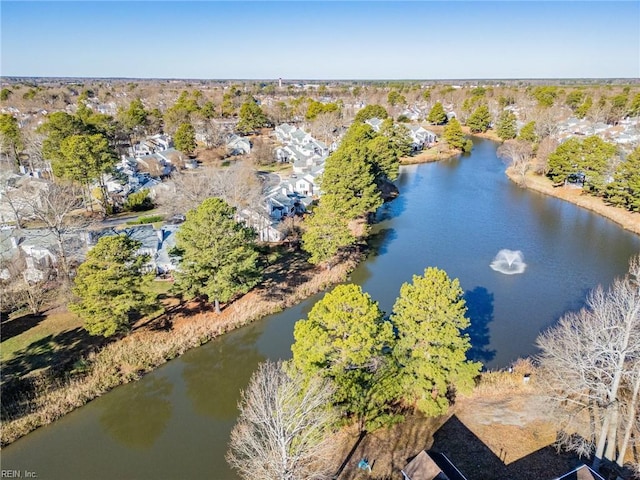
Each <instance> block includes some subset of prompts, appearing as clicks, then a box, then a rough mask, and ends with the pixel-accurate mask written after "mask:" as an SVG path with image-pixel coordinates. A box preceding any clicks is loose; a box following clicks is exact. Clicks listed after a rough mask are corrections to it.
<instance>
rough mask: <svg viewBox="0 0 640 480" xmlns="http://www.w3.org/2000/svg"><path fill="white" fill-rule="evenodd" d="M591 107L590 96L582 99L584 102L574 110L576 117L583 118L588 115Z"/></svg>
mask: <svg viewBox="0 0 640 480" xmlns="http://www.w3.org/2000/svg"><path fill="white" fill-rule="evenodd" d="M592 106H593V98H591V97H590V96H589V97H587V98H585V99H584V102H582V104H581V105H580V106H579V107H578V108H576V117H578V118H584V117H586V116H587V115H588V114H589V111H590V110H591V107H592Z"/></svg>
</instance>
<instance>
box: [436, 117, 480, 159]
mask: <svg viewBox="0 0 640 480" xmlns="http://www.w3.org/2000/svg"><path fill="white" fill-rule="evenodd" d="M442 138H443V139H444V141H445V142H447V144H448V145H449V147H450V148H454V149H457V150H462V151H463V152H469V151H471V148H472V146H473V143H472V142H471V140H469V139H467V138H466V137H465V136H464V132H463V131H462V127H461V126H460V122H458V119H457V118H452V119H451V121H450V122H449V124H448V125H447V126H446V127H444V133H443V135H442Z"/></svg>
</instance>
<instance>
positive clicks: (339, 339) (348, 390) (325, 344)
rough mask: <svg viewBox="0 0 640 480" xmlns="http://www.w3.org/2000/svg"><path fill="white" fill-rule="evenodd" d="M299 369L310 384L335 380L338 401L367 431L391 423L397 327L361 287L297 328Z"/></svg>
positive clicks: (341, 288)
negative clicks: (391, 353)
mask: <svg viewBox="0 0 640 480" xmlns="http://www.w3.org/2000/svg"><path fill="white" fill-rule="evenodd" d="M293 336H294V339H295V342H294V344H293V345H292V347H291V350H292V352H293V363H294V365H295V366H296V367H297V368H298V369H299V370H300V371H301V372H303V373H304V374H306V375H307V376H308V378H314V377H317V376H320V377H324V378H329V379H331V380H332V382H333V384H334V387H335V391H336V393H335V396H334V401H335V403H336V405H337V406H338V407H339V408H341V409H342V410H343V411H344V412H345V414H346V415H348V416H350V417H352V418H355V419H356V420H357V421H358V422H359V424H360V427H361V429H367V428H369V429H372V428H375V426H376V425H377V424H378V422H380V421H382V419H383V418H386V417H387V415H388V414H389V411H390V406H391V404H392V402H393V399H394V396H395V393H396V392H395V389H394V387H393V385H395V380H393V374H394V373H395V372H394V371H393V363H392V362H389V355H388V354H387V353H385V352H386V351H387V350H388V349H389V348H390V347H391V346H392V345H393V342H394V334H393V330H392V327H391V324H390V323H389V322H387V321H385V320H384V318H383V314H382V312H381V311H380V308H379V307H378V304H377V302H374V301H373V300H372V299H371V297H370V296H369V295H368V294H366V293H364V292H363V291H362V289H361V288H360V286H358V285H338V286H337V287H336V288H335V289H333V291H331V292H329V293H327V294H326V295H325V296H324V297H323V298H322V300H320V301H318V302H317V303H316V304H315V305H314V306H313V308H312V309H311V311H310V312H309V315H308V317H307V318H306V319H304V320H300V321H298V322H297V323H296V325H295V327H294V332H293Z"/></svg>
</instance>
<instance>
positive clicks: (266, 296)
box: [0, 246, 365, 448]
mask: <svg viewBox="0 0 640 480" xmlns="http://www.w3.org/2000/svg"><path fill="white" fill-rule="evenodd" d="M291 255H292V257H293V260H292V261H291V263H285V264H284V265H273V266H272V267H274V269H272V271H271V272H270V275H271V276H272V278H271V279H273V278H279V281H276V282H275V285H273V284H272V286H271V287H269V288H267V287H265V286H264V285H266V284H268V283H270V282H267V281H265V282H263V285H262V286H260V287H257V288H255V289H254V290H252V291H251V292H249V293H247V294H245V295H243V296H242V297H240V298H239V299H238V300H236V301H235V302H233V303H231V304H229V305H227V306H225V308H224V310H223V311H222V312H221V313H220V314H219V315H217V314H215V313H214V312H213V311H212V309H211V308H210V305H209V306H208V307H209V308H206V309H202V310H201V311H200V312H197V313H195V314H194V313H189V309H190V306H189V302H183V303H182V304H181V306H183V307H186V308H185V310H186V313H180V312H178V313H174V312H173V311H167V312H165V313H163V314H162V315H159V316H158V317H157V318H154V319H151V320H147V321H146V322H145V323H143V324H142V325H140V326H138V327H137V329H134V331H133V333H131V334H130V335H128V336H126V337H124V338H122V339H120V340H117V341H115V342H113V343H110V344H108V345H107V346H105V347H104V348H102V349H101V350H99V351H97V352H95V353H92V354H89V355H88V356H87V357H86V358H85V359H82V361H84V362H86V367H85V371H84V373H82V374H78V375H67V376H65V377H64V378H62V379H57V380H54V381H51V382H49V383H48V384H46V385H44V386H39V388H38V390H37V391H35V392H34V394H33V395H31V397H30V398H28V399H27V400H26V401H24V403H23V404H22V405H20V406H19V407H18V408H19V410H18V411H17V412H16V413H15V417H16V418H13V419H12V418H9V419H6V420H3V421H2V422H1V426H2V429H1V430H2V431H1V434H0V446H1V447H2V448H4V447H5V446H7V445H10V444H11V443H13V442H15V441H16V440H18V439H19V438H21V437H24V436H25V435H27V434H29V433H31V432H32V431H34V430H36V429H38V428H40V427H43V426H46V425H49V424H51V423H53V422H54V421H56V420H58V419H59V418H61V417H63V416H64V415H66V414H68V413H71V412H72V411H73V410H75V409H76V408H79V407H81V406H83V405H85V404H87V403H88V402H90V401H91V400H94V399H96V398H98V397H100V396H102V395H104V394H105V393H107V392H109V391H110V390H112V389H114V388H116V387H118V386H120V385H124V384H126V383H130V382H133V381H136V380H139V379H140V378H142V377H143V376H144V375H146V374H148V373H150V372H152V371H153V370H155V369H156V368H158V367H160V366H161V365H163V364H165V363H166V362H168V361H170V360H173V359H175V358H177V357H179V356H181V355H182V354H184V353H186V352H187V351H189V350H191V349H193V348H196V347H200V346H202V345H204V344H206V343H208V342H210V341H211V340H214V339H215V338H217V337H219V336H220V335H223V334H225V333H228V332H231V331H233V330H236V329H238V328H240V327H243V326H245V325H248V324H250V323H253V322H255V321H257V320H261V319H262V318H264V317H266V316H268V315H272V314H275V313H278V312H280V311H282V310H284V309H286V308H289V307H292V306H294V305H296V304H298V303H300V302H302V301H304V300H306V299H307V298H309V297H311V296H312V295H315V294H317V293H319V292H321V291H323V290H325V289H327V288H329V287H331V286H333V285H336V284H338V283H340V282H342V281H344V280H345V279H346V278H347V276H348V275H349V273H351V272H352V271H353V269H354V268H355V267H356V266H357V265H358V264H359V263H360V261H361V260H362V259H363V258H364V256H365V248H362V246H356V248H354V249H352V250H351V251H350V252H348V253H346V254H345V255H343V257H342V258H341V259H340V263H338V264H336V265H335V266H334V267H333V268H331V269H330V270H326V269H323V268H322V267H313V266H310V265H309V264H307V263H306V262H305V261H304V260H303V259H301V258H298V257H300V253H299V252H293V253H291ZM280 269H282V271H281V270H280ZM292 272H296V273H297V275H292ZM298 274H299V275H298ZM305 274H306V275H305ZM305 276H306V278H305ZM265 277H267V275H265ZM299 278H303V279H304V280H302V281H300V280H299ZM265 280H267V278H265ZM287 290H289V291H290V293H288V294H287V295H286V296H285V295H284V293H278V292H284V291H287ZM192 303H193V302H192ZM167 325H169V328H167ZM25 397H26V395H25Z"/></svg>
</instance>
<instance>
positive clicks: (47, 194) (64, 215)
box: [25, 183, 93, 283]
mask: <svg viewBox="0 0 640 480" xmlns="http://www.w3.org/2000/svg"><path fill="white" fill-rule="evenodd" d="M25 202H26V204H27V205H28V208H29V212H30V217H31V218H32V219H33V220H35V221H36V222H38V223H39V224H41V226H42V227H44V228H45V229H46V230H47V231H48V232H49V233H50V234H51V235H52V236H53V238H54V239H55V243H56V246H57V252H56V254H57V263H58V267H59V273H60V277H61V279H62V281H63V282H64V283H68V282H69V279H70V264H69V260H70V257H71V256H72V250H73V249H74V248H76V247H77V246H75V247H74V245H73V242H69V238H68V237H69V235H70V234H72V233H74V232H79V231H80V230H85V229H86V228H87V227H88V226H89V225H90V224H91V223H92V221H93V220H91V219H90V218H88V217H86V216H85V215H84V214H83V212H82V211H80V212H78V210H81V209H82V206H83V201H82V192H81V189H80V187H78V186H75V185H73V184H64V183H49V184H47V186H46V188H44V189H41V190H40V192H39V194H38V195H34V196H31V197H28V198H27V199H26V200H25Z"/></svg>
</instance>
